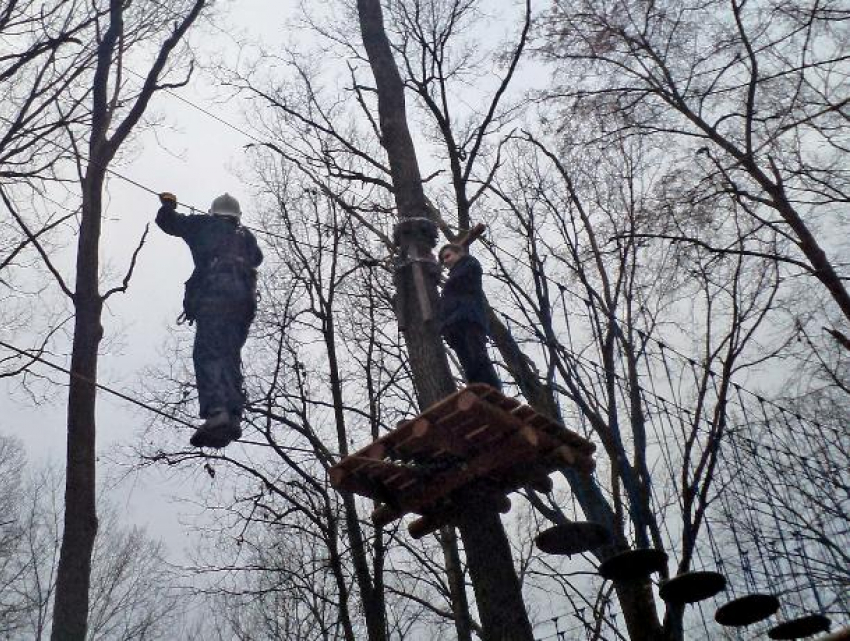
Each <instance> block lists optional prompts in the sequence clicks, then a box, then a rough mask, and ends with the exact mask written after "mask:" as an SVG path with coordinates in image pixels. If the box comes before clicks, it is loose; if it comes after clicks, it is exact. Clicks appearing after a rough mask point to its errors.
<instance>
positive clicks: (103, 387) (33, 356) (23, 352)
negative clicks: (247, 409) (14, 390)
mask: <svg viewBox="0 0 850 641" xmlns="http://www.w3.org/2000/svg"><path fill="white" fill-rule="evenodd" d="M0 345H2V346H3V347H5V348H6V349H8V350H11V351H13V352H17V353H18V354H20V355H21V356H26V357H27V358H31V359H33V360H34V361H38V362H39V363H42V364H43V365H47V366H48V367H52V368H53V369H55V370H58V371H60V372H63V373H65V374H68V375H69V376H73V377H74V378H76V379H77V380H80V381H83V382H85V383H88V384H89V385H94V386H95V387H97V388H98V389H101V390H103V391H104V392H107V393H108V394H112V395H113V396H117V397H118V398H120V399H123V400H125V401H128V402H130V403H133V404H134V405H138V406H139V407H142V408H144V409H146V410H148V411H150V412H153V413H155V414H159V415H160V416H164V417H165V418H168V419H170V420H172V421H175V422H177V423H181V424H182V425H185V426H187V427H191V428H195V427H197V426H195V425H193V424H192V423H189V422H188V421H185V420H183V419H182V418H179V417H177V416H173V415H171V414H168V413H166V412H163V411H162V410H160V409H157V408H156V407H153V406H151V405H148V404H147V403H144V402H142V401H140V400H137V399H135V398H133V397H132V396H128V395H127V394H124V393H123V392H119V391H118V390H115V389H112V388H111V387H109V386H108V385H104V384H102V383H98V382H97V381H93V380H92V379H90V378H88V377H87V376H83V375H82V374H79V373H77V372H74V371H72V370H69V369H66V368H65V367H62V366H61V365H57V364H56V363H53V362H52V361H49V360H47V359H46V358H43V357H41V356H39V355H38V354H33V353H32V352H28V351H27V350H24V349H20V348H19V347H15V346H14V345H11V344H10V343H7V342H6V341H3V340H0Z"/></svg>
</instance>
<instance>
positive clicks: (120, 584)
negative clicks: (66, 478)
mask: <svg viewBox="0 0 850 641" xmlns="http://www.w3.org/2000/svg"><path fill="white" fill-rule="evenodd" d="M25 463H26V457H25V454H24V452H23V449H22V448H21V446H20V445H19V444H17V443H16V442H15V441H14V440H13V439H11V438H8V437H0V489H2V490H3V496H4V502H5V505H4V506H3V507H4V511H3V514H4V521H3V522H2V525H0V533H2V539H0V608H2V610H0V625H2V627H0V631H2V634H3V636H4V638H7V639H44V638H46V637H47V635H48V634H49V630H50V627H51V618H52V602H53V599H54V598H55V594H56V592H55V588H56V571H57V566H58V559H59V541H60V539H61V518H62V507H63V506H62V477H61V474H60V473H59V472H58V471H57V468H56V467H55V466H53V465H51V464H49V463H48V464H42V465H36V466H34V467H33V466H28V467H29V470H28V471H27V472H26V473H25V472H24V465H25ZM100 511H101V518H102V521H103V524H104V527H103V529H102V530H101V532H100V533H99V534H98V536H97V539H96V542H95V548H94V554H93V560H92V566H93V572H92V589H91V594H92V601H91V602H92V608H91V625H90V627H89V630H88V632H87V636H86V639H89V640H91V641H94V640H96V639H104V640H106V639H116V638H121V639H128V640H129V639H155V638H160V639H165V638H171V635H172V632H173V630H174V629H175V626H176V625H179V623H180V620H181V619H182V618H183V617H184V615H185V610H184V608H183V607H182V598H183V596H182V595H181V594H180V592H179V586H178V580H179V574H178V573H177V572H176V571H175V570H174V569H172V567H171V566H170V565H169V564H168V561H167V559H166V557H165V553H164V549H163V546H162V544H161V543H158V542H155V541H153V540H151V539H150V538H149V537H148V536H147V535H146V533H145V532H144V530H142V529H139V528H136V527H127V526H126V525H125V524H123V523H121V522H120V519H119V511H118V510H117V509H116V508H115V507H114V506H112V505H109V504H102V505H101V506H100Z"/></svg>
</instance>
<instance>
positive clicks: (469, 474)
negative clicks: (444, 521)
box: [398, 432, 537, 512]
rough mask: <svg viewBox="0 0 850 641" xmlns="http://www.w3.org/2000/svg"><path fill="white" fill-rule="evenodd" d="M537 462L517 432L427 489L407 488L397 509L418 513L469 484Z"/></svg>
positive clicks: (437, 480)
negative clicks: (401, 508)
mask: <svg viewBox="0 0 850 641" xmlns="http://www.w3.org/2000/svg"><path fill="white" fill-rule="evenodd" d="M535 458H537V452H536V450H535V449H534V447H533V445H532V444H531V443H529V442H528V441H527V440H526V439H525V435H524V434H523V433H520V432H517V433H516V434H515V435H514V436H513V437H511V438H510V439H508V440H506V441H505V442H504V447H498V448H495V449H491V450H487V451H486V452H483V453H481V454H479V455H478V456H476V457H474V458H472V459H470V460H468V461H467V463H466V466H465V467H464V469H463V470H458V471H452V472H449V473H446V474H443V475H440V476H438V477H436V478H434V479H433V480H431V481H430V482H429V483H428V484H427V486H420V487H415V488H411V491H408V492H407V493H405V494H404V495H403V496H399V497H398V499H399V501H398V502H399V505H400V506H401V507H403V508H405V509H406V510H407V511H409V512H420V511H422V510H423V508H424V507H425V506H427V505H429V504H433V503H436V502H437V501H438V500H440V499H441V498H443V497H445V496H447V495H448V494H450V493H451V492H453V491H455V490H457V489H459V488H461V487H463V486H464V485H467V484H469V483H470V481H472V480H474V479H476V478H478V477H480V476H483V475H486V474H489V473H491V472H495V471H497V470H500V469H503V468H506V467H509V466H511V465H516V464H524V463H527V462H529V461H533V460H534V459H535Z"/></svg>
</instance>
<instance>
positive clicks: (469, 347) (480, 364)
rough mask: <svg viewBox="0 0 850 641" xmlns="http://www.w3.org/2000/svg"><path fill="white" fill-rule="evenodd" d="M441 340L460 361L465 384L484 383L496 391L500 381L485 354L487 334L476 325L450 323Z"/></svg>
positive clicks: (500, 383)
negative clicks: (444, 341) (443, 340)
mask: <svg viewBox="0 0 850 641" xmlns="http://www.w3.org/2000/svg"><path fill="white" fill-rule="evenodd" d="M443 338H444V339H445V340H446V343H447V344H448V346H449V347H451V348H452V349H453V350H454V353H455V354H456V355H457V359H458V360H459V361H460V366H461V369H463V376H464V378H466V382H467V383H486V384H487V385H489V386H490V387H495V388H496V389H497V390H501V389H502V381H500V380H499V375H498V374H496V368H495V367H493V362H492V361H491V360H490V355H489V354H488V353H487V332H485V331H484V328H483V327H481V325H479V324H478V323H467V322H460V323H452V324H451V325H448V326H446V327H444V328H443Z"/></svg>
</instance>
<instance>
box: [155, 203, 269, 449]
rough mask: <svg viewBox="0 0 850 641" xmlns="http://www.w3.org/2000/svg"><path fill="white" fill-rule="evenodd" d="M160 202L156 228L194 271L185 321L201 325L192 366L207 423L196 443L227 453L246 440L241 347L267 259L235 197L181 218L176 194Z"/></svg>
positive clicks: (185, 303)
mask: <svg viewBox="0 0 850 641" xmlns="http://www.w3.org/2000/svg"><path fill="white" fill-rule="evenodd" d="M159 200H160V203H161V205H162V206H161V207H160V208H159V211H158V212H157V215H156V224H157V225H159V227H160V229H162V231H164V232H165V233H166V234H169V235H171V236H178V237H180V238H182V239H183V240H184V241H185V242H186V244H187V245H189V249H190V250H191V252H192V259H193V260H194V263H195V270H194V271H193V272H192V276H191V277H190V278H189V280H188V281H186V294H185V297H184V299H183V314H184V316H185V318H186V320H187V321H189V323H190V324H191V323H195V325H196V329H195V346H194V349H193V351H192V360H193V362H194V365H195V382H196V385H197V388H198V402H199V404H200V416H201V418H203V419H205V420H204V423H203V425H201V427H200V428H198V429H197V430H196V431H195V433H194V434H193V435H192V438H191V439H190V443H191V444H192V445H195V446H197V447H213V448H222V447H225V446H226V445H228V444H230V443H231V442H232V441H235V440H238V439H239V438H240V437H241V436H242V428H241V426H240V423H241V420H242V411H243V409H244V408H245V402H246V399H245V392H244V389H243V377H242V346H243V345H244V344H245V341H246V339H247V338H248V330H249V328H250V326H251V322H252V321H253V319H254V314H255V312H256V307H257V297H256V287H257V267H259V265H260V263H262V261H263V254H262V252H261V251H260V248H259V247H258V246H257V239H256V238H255V237H254V235H253V234H252V233H251V232H250V231H249V230H248V229H246V228H245V227H243V226H242V225H240V224H239V218H240V216H241V214H242V211H241V209H240V207H239V201H237V200H236V199H235V198H234V197H233V196H231V195H230V194H223V195H221V196H219V197H218V198H216V199H215V200H214V201H213V202H212V206H211V207H210V210H209V215H186V214H179V213H177V197H176V196H174V194H171V193H167V192H164V193H162V194H160V195H159Z"/></svg>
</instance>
